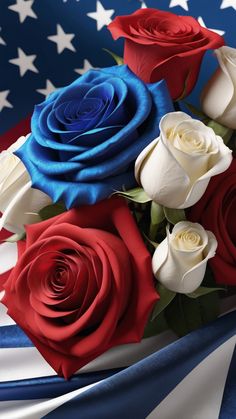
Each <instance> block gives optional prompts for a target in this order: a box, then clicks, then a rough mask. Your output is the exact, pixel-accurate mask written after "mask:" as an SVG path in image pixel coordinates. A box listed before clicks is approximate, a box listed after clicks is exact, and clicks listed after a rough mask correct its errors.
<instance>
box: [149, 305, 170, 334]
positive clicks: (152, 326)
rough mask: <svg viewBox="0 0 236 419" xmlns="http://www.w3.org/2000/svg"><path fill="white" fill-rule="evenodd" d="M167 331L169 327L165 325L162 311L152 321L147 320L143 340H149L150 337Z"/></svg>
mask: <svg viewBox="0 0 236 419" xmlns="http://www.w3.org/2000/svg"><path fill="white" fill-rule="evenodd" d="M167 329H169V326H168V324H167V321H166V318H165V315H164V311H162V312H161V313H160V314H159V316H158V317H156V318H155V320H154V321H152V320H151V319H149V321H148V323H147V324H146V327H145V330H144V334H143V338H144V339H145V338H150V337H151V336H155V335H157V334H159V333H162V332H164V331H165V330H167Z"/></svg>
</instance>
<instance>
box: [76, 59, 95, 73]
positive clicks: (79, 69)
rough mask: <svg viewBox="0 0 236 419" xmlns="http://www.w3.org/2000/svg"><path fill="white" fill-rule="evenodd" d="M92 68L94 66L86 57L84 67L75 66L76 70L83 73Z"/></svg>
mask: <svg viewBox="0 0 236 419" xmlns="http://www.w3.org/2000/svg"><path fill="white" fill-rule="evenodd" d="M91 68H94V67H93V66H92V64H91V63H90V62H89V61H88V60H86V59H85V60H84V63H83V67H81V68H75V72H76V73H78V74H81V75H82V74H84V73H86V71H88V70H91Z"/></svg>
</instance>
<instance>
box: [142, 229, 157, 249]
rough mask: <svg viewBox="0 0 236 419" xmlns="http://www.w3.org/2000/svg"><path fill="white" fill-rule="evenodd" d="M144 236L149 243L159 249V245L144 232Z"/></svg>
mask: <svg viewBox="0 0 236 419" xmlns="http://www.w3.org/2000/svg"><path fill="white" fill-rule="evenodd" d="M142 234H143V236H144V238H145V239H146V240H147V242H148V243H150V244H151V245H152V246H153V247H154V248H155V249H156V248H157V246H159V243H157V242H154V241H153V240H150V239H149V237H148V236H147V235H146V234H145V233H144V232H142Z"/></svg>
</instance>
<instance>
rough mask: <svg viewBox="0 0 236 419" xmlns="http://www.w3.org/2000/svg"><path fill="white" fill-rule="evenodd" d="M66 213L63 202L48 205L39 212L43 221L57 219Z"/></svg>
mask: <svg viewBox="0 0 236 419" xmlns="http://www.w3.org/2000/svg"><path fill="white" fill-rule="evenodd" d="M65 211H66V207H65V205H64V203H63V202H57V203H56V204H52V205H47V206H46V207H44V208H43V209H41V210H40V211H39V216H40V217H41V219H42V220H43V221H45V220H48V219H49V218H52V217H55V216H56V215H59V214H62V213H63V212H65Z"/></svg>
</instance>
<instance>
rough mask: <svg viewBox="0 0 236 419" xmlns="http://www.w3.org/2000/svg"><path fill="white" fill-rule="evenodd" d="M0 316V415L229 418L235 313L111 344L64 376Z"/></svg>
mask: <svg viewBox="0 0 236 419" xmlns="http://www.w3.org/2000/svg"><path fill="white" fill-rule="evenodd" d="M232 303H235V301H233V302H232ZM232 303H231V304H232ZM0 318H1V326H0V418H4V419H10V418H11V419H13V418H16V419H20V418H30V419H33V418H35V419H36V418H37V419H38V418H55V419H60V418H66V417H68V418H70V419H73V418H81V419H88V418H89V419H93V418H94V419H95V418H101V419H106V418H107V419H110V418H112V419H113V418H114V419H116V418H117V419H118V418H121V417H122V418H124V419H126V418H127V419H130V418H137V419H139V418H140V419H143V418H148V419H154V418H161V419H168V418H169V419H174V418H181V419H190V418H194V419H198V418H199V419H203V418H207V419H217V418H220V419H228V418H233V417H235V414H236V400H235V397H234V394H235V386H236V367H235V366H236V365H235V364H236V351H235V344H236V311H232V312H230V313H228V314H226V315H224V316H222V317H221V318H219V319H218V320H217V321H215V322H213V323H212V324H209V325H208V326H206V327H204V328H202V329H199V330H197V331H195V332H192V333H190V334H189V335H187V336H185V337H183V338H181V339H179V340H175V336H174V335H173V334H172V333H171V332H165V333H163V334H161V335H159V336H156V337H152V338H148V339H145V340H143V341H142V342H141V343H140V344H130V345H124V346H120V347H117V348H113V349H112V350H110V351H108V352H107V353H105V354H103V355H102V356H100V357H99V358H97V359H96V360H94V361H93V362H91V363H90V364H89V365H87V366H86V367H84V368H83V369H82V370H81V371H80V372H79V373H78V374H76V375H74V376H73V378H72V379H71V380H69V381H66V380H64V379H62V378H59V377H57V376H55V375H54V372H53V370H52V369H51V367H50V366H49V365H48V364H47V363H46V361H45V360H44V359H43V358H42V357H41V355H40V354H39V353H38V351H37V350H36V348H35V347H34V346H33V344H32V343H31V342H30V341H29V339H28V338H27V337H26V336H25V335H24V333H23V332H22V331H21V330H20V329H19V327H18V326H16V325H15V324H14V322H13V321H12V320H11V319H10V318H9V317H8V316H7V314H6V313H5V308H4V306H3V305H2V304H0ZM233 413H234V416H233Z"/></svg>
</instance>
